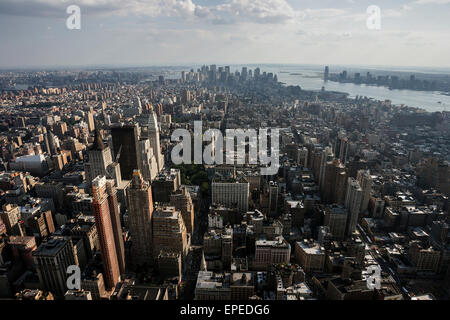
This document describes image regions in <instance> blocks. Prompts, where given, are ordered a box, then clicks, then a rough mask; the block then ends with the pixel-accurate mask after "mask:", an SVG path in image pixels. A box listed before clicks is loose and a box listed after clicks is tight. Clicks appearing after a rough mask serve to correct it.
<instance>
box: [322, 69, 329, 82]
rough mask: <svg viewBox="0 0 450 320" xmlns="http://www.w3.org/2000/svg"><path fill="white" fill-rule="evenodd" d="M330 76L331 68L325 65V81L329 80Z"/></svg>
mask: <svg viewBox="0 0 450 320" xmlns="http://www.w3.org/2000/svg"><path fill="white" fill-rule="evenodd" d="M329 76H330V68H329V67H328V66H326V67H325V72H324V75H323V80H325V82H326V81H328V78H329Z"/></svg>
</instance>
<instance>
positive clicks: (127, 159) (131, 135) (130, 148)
mask: <svg viewBox="0 0 450 320" xmlns="http://www.w3.org/2000/svg"><path fill="white" fill-rule="evenodd" d="M111 135H112V143H113V149H114V158H116V159H117V157H118V156H119V154H120V157H119V160H118V162H119V164H120V172H121V175H122V179H123V180H131V179H132V177H133V171H134V170H136V169H139V159H140V155H139V152H138V147H139V146H138V128H137V126H130V125H128V126H122V127H113V128H111Z"/></svg>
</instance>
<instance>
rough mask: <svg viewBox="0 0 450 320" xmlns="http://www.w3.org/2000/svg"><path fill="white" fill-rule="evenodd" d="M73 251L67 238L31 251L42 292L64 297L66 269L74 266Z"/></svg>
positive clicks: (53, 241) (44, 243) (52, 240)
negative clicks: (45, 291)
mask: <svg viewBox="0 0 450 320" xmlns="http://www.w3.org/2000/svg"><path fill="white" fill-rule="evenodd" d="M73 250H74V249H73V246H72V243H71V240H70V239H69V238H54V239H51V240H49V241H47V242H43V243H42V244H41V245H40V246H39V248H38V249H37V250H34V251H33V253H32V255H33V260H34V264H35V265H36V270H37V273H38V277H39V282H40V283H41V286H42V287H43V289H44V290H47V291H50V292H51V293H52V294H54V295H56V296H60V297H62V296H64V293H65V292H66V291H67V283H66V281H67V277H68V274H67V268H68V267H69V266H71V265H75V264H76V262H75V256H74V251H73Z"/></svg>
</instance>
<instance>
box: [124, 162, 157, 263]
mask: <svg viewBox="0 0 450 320" xmlns="http://www.w3.org/2000/svg"><path fill="white" fill-rule="evenodd" d="M127 197H128V225H129V231H130V234H131V241H132V246H131V260H132V264H133V266H138V265H142V264H145V263H147V264H150V265H152V264H153V262H154V259H153V250H152V245H153V243H152V242H153V241H152V233H153V232H152V216H153V199H152V189H151V187H150V184H149V183H148V182H146V181H145V180H144V179H143V177H142V175H141V173H140V172H139V170H135V171H134V173H133V180H132V182H131V186H130V188H129V190H128V193H127ZM156 257H157V256H156Z"/></svg>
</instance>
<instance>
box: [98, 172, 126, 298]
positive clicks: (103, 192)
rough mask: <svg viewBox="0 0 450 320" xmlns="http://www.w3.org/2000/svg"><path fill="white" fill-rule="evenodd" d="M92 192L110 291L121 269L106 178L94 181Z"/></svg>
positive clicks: (117, 279) (106, 278)
mask: <svg viewBox="0 0 450 320" xmlns="http://www.w3.org/2000/svg"><path fill="white" fill-rule="evenodd" d="M92 191H93V195H94V200H93V202H92V206H93V211H94V216H95V226H96V228H97V233H98V239H99V242H100V249H101V253H102V261H103V271H104V275H105V286H106V287H107V289H108V290H109V289H112V288H114V287H115V285H116V284H117V282H118V281H119V278H120V268H119V261H118V254H117V250H116V242H115V237H114V227H113V222H112V219H111V211H110V207H109V203H110V201H109V200H108V197H109V195H108V192H107V180H106V178H105V177H104V176H103V177H101V176H99V177H97V178H95V179H94V181H92Z"/></svg>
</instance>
